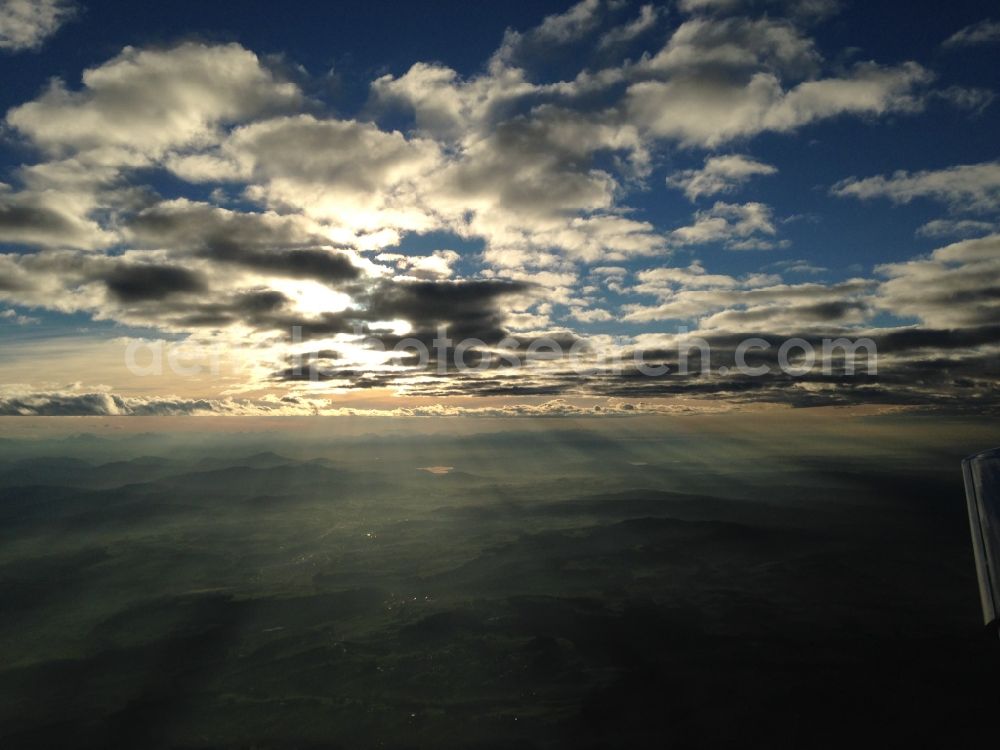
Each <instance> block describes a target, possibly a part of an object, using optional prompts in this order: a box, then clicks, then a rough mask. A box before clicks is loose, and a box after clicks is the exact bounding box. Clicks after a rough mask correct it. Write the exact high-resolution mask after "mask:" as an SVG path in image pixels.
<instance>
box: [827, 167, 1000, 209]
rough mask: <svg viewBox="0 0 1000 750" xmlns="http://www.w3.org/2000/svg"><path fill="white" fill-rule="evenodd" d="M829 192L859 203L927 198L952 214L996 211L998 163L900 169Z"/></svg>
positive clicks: (847, 181) (998, 204)
mask: <svg viewBox="0 0 1000 750" xmlns="http://www.w3.org/2000/svg"><path fill="white" fill-rule="evenodd" d="M831 192H832V193H833V194H834V195H838V196H840V197H852V198H860V199H862V200H868V199H871V198H888V199H889V200H891V201H892V202H893V203H901V204H905V203H909V202H910V201H913V200H915V199H917V198H929V199H931V200H936V201H940V202H942V203H945V204H946V205H947V206H948V207H949V208H951V209H952V210H954V211H975V212H989V211H996V210H998V209H1000V162H995V161H994V162H983V163H981V164H963V165H959V166H954V167H947V168H945V169H937V170H924V171H921V172H907V171H904V170H900V171H898V172H896V173H894V174H893V175H892V176H890V177H883V176H877V177H867V178H864V179H860V178H857V177H849V178H847V179H845V180H842V181H841V182H838V183H837V184H836V185H834V186H833V188H831Z"/></svg>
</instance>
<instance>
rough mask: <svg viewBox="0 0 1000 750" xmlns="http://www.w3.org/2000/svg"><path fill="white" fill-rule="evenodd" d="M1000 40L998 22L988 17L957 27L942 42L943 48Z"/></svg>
mask: <svg viewBox="0 0 1000 750" xmlns="http://www.w3.org/2000/svg"><path fill="white" fill-rule="evenodd" d="M995 42H1000V23H998V22H997V21H991V20H989V19H986V20H983V21H980V22H979V23H974V24H970V25H969V26H966V27H965V28H962V29H959V30H958V31H956V32H955V33H954V34H952V35H951V36H950V37H948V38H947V39H945V40H944V42H942V44H941V46H942V47H945V48H956V47H971V46H973V45H977V44H991V43H995Z"/></svg>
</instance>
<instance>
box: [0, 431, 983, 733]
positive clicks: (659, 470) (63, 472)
mask: <svg viewBox="0 0 1000 750" xmlns="http://www.w3.org/2000/svg"><path fill="white" fill-rule="evenodd" d="M692 419H693V422H692V423H691V424H690V425H689V426H685V424H686V423H685V422H684V420H675V421H673V422H669V423H658V422H656V421H642V420H636V421H635V422H633V423H631V424H628V425H626V424H623V422H627V420H624V421H623V420H607V421H602V420H599V419H596V420H589V421H588V420H580V421H577V422H572V423H571V424H562V423H558V424H552V423H549V424H539V422H544V420H535V421H533V420H525V421H523V422H514V423H511V422H510V421H508V422H507V423H506V424H500V423H497V422H493V423H490V422H487V421H483V423H477V424H475V425H474V426H472V427H468V426H466V427H463V428H462V429H461V430H460V431H458V433H455V431H454V430H449V429H448V425H447V424H443V423H446V422H447V420H427V421H426V422H424V423H423V424H421V425H418V426H416V427H408V428H406V429H390V428H388V427H386V426H385V425H379V424H374V425H372V428H371V429H372V431H371V432H368V433H367V434H366V433H365V432H364V430H365V429H366V428H365V427H364V425H362V426H361V427H360V428H359V429H360V430H361V432H359V433H358V434H355V435H351V436H337V435H336V434H329V435H327V436H326V437H324V436H322V435H319V434H317V430H316V428H314V427H309V426H308V425H306V422H307V420H304V421H303V424H304V425H306V426H304V427H303V430H302V432H301V434H297V433H296V430H294V429H291V430H289V429H284V430H281V431H276V432H270V433H269V432H266V431H262V432H253V431H251V432H246V433H237V432H232V431H230V432H219V433H211V432H208V431H206V432H193V431H192V432H187V433H184V432H181V431H172V432H171V433H170V434H169V435H168V434H152V433H136V434H126V435H117V436H116V435H113V434H111V433H106V434H104V435H95V434H75V435H68V436H58V437H47V438H33V439H27V438H24V439H8V440H5V441H4V442H3V461H2V463H0V487H2V489H0V536H2V541H0V664H2V668H0V738H2V739H0V744H2V745H3V746H4V747H11V748H14V747H16V748H28V747H38V748H54V747H66V748H69V747H79V748H108V747H123V748H125V747H128V748H138V747H142V748H159V747H164V748H166V747H171V748H206V747H222V748H230V747H231V748H237V747H247V748H249V747H254V748H309V747H325V748H326V747H352V748H354V747H359V748H368V747H371V748H376V747H386V748H405V747H441V748H446V747H456V748H458V747H463V748H465V747H477V748H486V747H505V748H506V747H524V748H561V747H567V748H600V747H626V746H627V747H653V746H657V747H662V746H665V745H670V746H676V747H692V746H709V745H719V744H723V743H737V742H738V743H749V742H761V743H766V744H768V745H769V746H771V747H802V746H803V745H809V746H812V747H817V746H823V747H827V746H828V747H843V746H844V744H845V743H854V742H856V741H859V739H858V738H859V737H862V736H863V737H864V738H865V741H866V743H867V742H869V741H870V742H881V743H885V744H889V745H903V744H908V743H916V744H926V743H927V742H929V741H932V740H934V741H937V740H939V741H941V742H945V741H947V744H951V745H952V746H962V745H963V744H965V743H966V742H971V741H973V740H974V739H976V738H982V737H987V736H991V733H992V721H993V719H992V716H993V708H994V707H995V705H996V700H997V698H998V694H1000V688H997V683H996V674H997V668H998V667H1000V648H998V646H1000V644H998V643H996V642H995V636H994V638H993V639H991V638H989V637H988V635H987V634H986V633H985V632H984V631H983V629H982V625H981V618H980V612H979V603H978V598H977V592H976V583H975V572H974V566H973V564H972V559H971V553H970V549H969V543H968V530H967V520H966V516H965V508H964V503H963V496H962V487H961V478H960V473H959V471H958V468H957V460H958V458H959V457H960V456H961V455H962V453H963V451H965V452H968V450H971V449H972V448H975V447H977V445H978V443H979V442H981V441H982V440H985V439H989V435H988V431H984V430H983V429H968V430H967V429H966V428H965V427H964V426H963V425H962V424H961V423H951V424H948V423H943V424H941V423H939V424H936V425H934V427H935V429H933V430H929V429H927V428H928V427H929V426H930V425H928V424H927V423H922V421H921V420H919V419H910V420H900V421H899V423H895V422H894V421H893V420H892V418H883V419H881V420H872V424H871V425H869V430H868V431H867V432H866V428H865V427H864V424H863V423H864V420H861V426H858V425H855V427H854V428H852V430H850V431H848V430H842V435H841V437H840V438H839V439H836V438H833V437H832V436H831V435H832V433H830V432H824V433H823V434H822V435H818V434H817V432H816V431H815V430H813V429H811V428H806V427H803V426H802V425H798V426H794V425H793V426H792V427H791V428H790V431H789V432H788V433H786V434H785V437H784V438H777V437H776V436H778V435H780V434H781V433H780V432H779V431H771V432H770V437H769V438H768V439H767V440H763V439H760V438H757V437H754V436H753V435H752V434H751V433H749V432H744V431H742V430H743V429H746V428H749V427H750V425H749V420H747V419H746V418H745V417H744V418H743V419H739V418H737V419H721V420H716V421H714V422H713V421H712V420H711V419H701V420H696V419H694V418H692ZM105 421H106V420H105ZM193 421H195V422H197V420H193ZM418 421H419V420H418ZM454 423H455V420H453V421H452V424H454ZM827 429H829V427H828V428H827ZM889 433H891V434H893V435H895V439H894V440H893V441H892V443H891V444H887V443H885V442H883V441H882V439H881V436H883V435H884V434H889ZM963 436H964V437H963ZM818 437H822V438H823V442H818ZM963 440H964V441H967V442H969V443H970V445H965V444H963ZM880 446H881V447H880ZM932 744H934V743H933V742H932Z"/></svg>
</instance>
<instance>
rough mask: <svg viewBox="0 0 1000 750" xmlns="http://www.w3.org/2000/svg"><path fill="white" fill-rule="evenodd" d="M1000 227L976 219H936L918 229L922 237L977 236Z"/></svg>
mask: <svg viewBox="0 0 1000 750" xmlns="http://www.w3.org/2000/svg"><path fill="white" fill-rule="evenodd" d="M998 229H1000V224H997V223H996V222H992V221H976V220H974V219H934V220H933V221H928V222H927V223H926V224H924V225H923V226H921V227H920V228H919V229H918V230H917V235H918V236H920V237H976V236H979V235H984V234H992V233H994V232H996V231H997V230H998Z"/></svg>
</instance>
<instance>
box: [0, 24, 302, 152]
mask: <svg viewBox="0 0 1000 750" xmlns="http://www.w3.org/2000/svg"><path fill="white" fill-rule="evenodd" d="M301 99H302V96H301V94H300V92H299V90H298V88H297V87H296V86H295V85H294V84H292V83H285V82H282V81H279V80H277V79H276V78H275V76H274V74H272V73H271V72H270V71H268V70H267V69H266V68H264V67H263V66H262V65H261V63H260V61H259V60H258V59H257V56H256V55H255V54H254V53H252V52H249V51H248V50H245V49H243V48H242V47H240V46H239V45H238V44H229V45H224V46H209V45H205V44H196V43H185V44H181V45H179V46H177V47H173V48H170V49H162V50H161V49H138V48H135V47H126V48H125V49H124V50H122V52H121V54H119V55H118V56H117V57H115V58H113V59H111V60H109V61H108V62H106V63H104V64H103V65H100V66H99V67H96V68H90V69H88V70H86V71H84V73H83V88H82V89H81V90H79V91H71V90H69V89H67V88H66V86H65V84H64V83H63V82H62V81H59V80H56V81H54V82H53V83H52V84H51V86H50V87H49V89H48V90H47V91H46V92H45V93H44V94H43V95H42V96H41V97H39V98H38V99H36V100H35V101H32V102H28V103H27V104H23V105H21V106H19V107H15V108H14V109H12V110H11V111H10V112H9V113H8V114H7V122H8V123H9V124H10V125H11V126H13V127H14V128H16V129H17V130H18V131H20V132H21V133H23V134H24V135H26V136H28V137H29V138H31V139H32V140H33V141H34V142H35V143H37V144H38V145H39V146H41V147H42V148H44V149H46V150H48V151H50V152H53V153H56V154H59V153H64V152H66V151H67V150H70V151H75V152H78V153H80V152H82V153H85V154H86V155H87V156H88V158H89V160H90V161H91V162H94V163H113V164H126V165H130V166H140V165H141V164H142V161H141V160H142V159H150V158H156V157H159V156H161V155H163V154H164V153H165V152H167V151H168V150H169V149H174V148H180V147H185V146H195V145H199V144H205V143H208V142H211V141H212V140H214V137H215V128H216V126H218V125H219V124H222V123H234V122H239V121H241V120H245V119H249V118H252V117H255V116H257V115H259V114H261V113H262V112H266V111H269V110H273V109H278V108H282V107H289V106H294V105H297V104H299V103H300V102H301ZM137 160H139V161H137Z"/></svg>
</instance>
